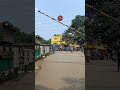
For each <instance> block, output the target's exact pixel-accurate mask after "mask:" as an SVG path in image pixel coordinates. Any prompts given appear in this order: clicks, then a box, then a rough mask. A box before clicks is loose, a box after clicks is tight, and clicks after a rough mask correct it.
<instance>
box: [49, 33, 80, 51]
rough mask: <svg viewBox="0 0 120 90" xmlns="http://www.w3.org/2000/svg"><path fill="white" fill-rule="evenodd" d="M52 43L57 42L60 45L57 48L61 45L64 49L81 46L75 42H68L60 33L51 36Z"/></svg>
mask: <svg viewBox="0 0 120 90" xmlns="http://www.w3.org/2000/svg"><path fill="white" fill-rule="evenodd" d="M51 44H56V45H57V46H58V47H57V49H59V48H60V47H61V46H62V48H63V49H65V48H66V47H68V46H70V47H74V48H78V47H79V45H76V44H75V43H68V42H66V41H63V40H62V35H60V34H57V35H54V36H53V37H52V38H51Z"/></svg>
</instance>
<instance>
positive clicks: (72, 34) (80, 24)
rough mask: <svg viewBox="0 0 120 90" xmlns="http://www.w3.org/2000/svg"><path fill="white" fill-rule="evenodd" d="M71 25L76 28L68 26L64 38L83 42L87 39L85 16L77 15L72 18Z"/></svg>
mask: <svg viewBox="0 0 120 90" xmlns="http://www.w3.org/2000/svg"><path fill="white" fill-rule="evenodd" d="M70 27H72V28H74V29H75V30H71V29H70V28H68V30H66V31H65V32H64V34H63V37H64V40H65V41H67V42H70V43H77V44H83V42H84V41H85V16H81V15H77V16H76V17H75V19H73V20H72V23H71V26H70ZM77 31H79V32H81V33H82V34H80V33H78V32H77Z"/></svg>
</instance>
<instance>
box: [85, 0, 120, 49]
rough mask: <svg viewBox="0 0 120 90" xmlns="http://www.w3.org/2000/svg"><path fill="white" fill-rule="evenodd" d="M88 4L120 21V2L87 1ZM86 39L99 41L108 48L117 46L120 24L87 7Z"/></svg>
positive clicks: (104, 0)
mask: <svg viewBox="0 0 120 90" xmlns="http://www.w3.org/2000/svg"><path fill="white" fill-rule="evenodd" d="M86 3H87V4H89V5H91V6H93V7H94V8H96V9H98V10H100V11H103V12H105V13H106V14H108V15H110V16H112V17H114V18H116V19H117V20H120V12H119V10H120V1H119V0H87V1H86ZM86 9H87V10H86V11H87V12H86V16H87V18H88V19H87V20H86V37H88V39H90V38H89V37H91V38H92V39H94V40H96V41H99V42H101V43H103V44H105V45H107V46H112V47H111V48H113V46H114V45H116V44H115V43H116V41H117V40H118V38H120V30H119V29H120V24H118V22H117V21H115V20H113V19H111V18H109V17H107V16H105V15H103V14H101V13H99V12H97V11H95V10H93V9H90V8H88V7H86Z"/></svg>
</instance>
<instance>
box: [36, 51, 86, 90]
mask: <svg viewBox="0 0 120 90" xmlns="http://www.w3.org/2000/svg"><path fill="white" fill-rule="evenodd" d="M84 59H85V58H84V54H83V52H72V53H71V52H66V51H60V52H56V53H55V54H52V55H50V56H48V57H46V58H45V60H44V61H43V63H42V67H41V70H39V72H38V73H37V74H36V77H35V88H36V90H85V60H84Z"/></svg>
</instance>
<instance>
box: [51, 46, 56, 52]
mask: <svg viewBox="0 0 120 90" xmlns="http://www.w3.org/2000/svg"><path fill="white" fill-rule="evenodd" d="M55 49H56V46H55V44H53V45H52V51H53V53H55Z"/></svg>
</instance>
